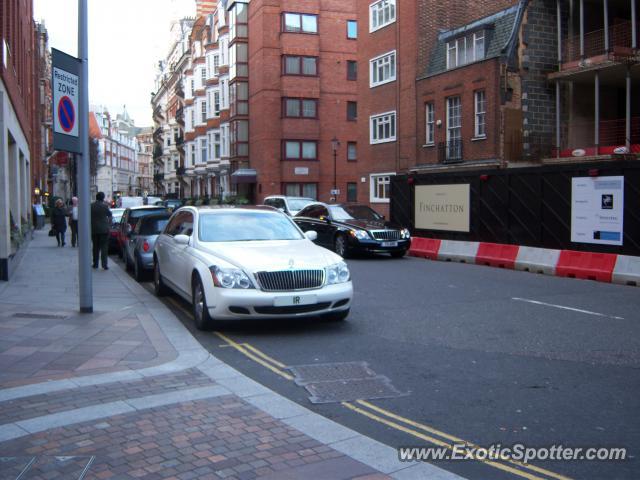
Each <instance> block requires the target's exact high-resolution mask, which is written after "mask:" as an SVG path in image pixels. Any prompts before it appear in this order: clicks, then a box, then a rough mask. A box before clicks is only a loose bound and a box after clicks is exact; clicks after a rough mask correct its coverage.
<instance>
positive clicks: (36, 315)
mask: <svg viewBox="0 0 640 480" xmlns="http://www.w3.org/2000/svg"><path fill="white" fill-rule="evenodd" d="M13 316H14V317H17V318H53V319H60V320H63V319H65V318H67V317H69V315H58V314H55V313H25V312H19V313H14V314H13Z"/></svg>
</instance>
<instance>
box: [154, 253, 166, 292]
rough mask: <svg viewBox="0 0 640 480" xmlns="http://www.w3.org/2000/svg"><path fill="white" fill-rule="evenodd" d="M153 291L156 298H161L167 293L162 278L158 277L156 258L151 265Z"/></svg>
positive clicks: (158, 269) (158, 270)
mask: <svg viewBox="0 0 640 480" xmlns="http://www.w3.org/2000/svg"><path fill="white" fill-rule="evenodd" d="M153 290H154V291H155V293H156V295H157V296H158V297H162V296H164V295H166V294H167V293H169V290H168V289H167V287H166V286H165V284H164V282H163V281H162V276H161V275H160V265H159V264H158V259H157V258H156V261H155V262H154V264H153Z"/></svg>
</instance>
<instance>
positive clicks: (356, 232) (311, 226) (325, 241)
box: [293, 202, 411, 258]
mask: <svg viewBox="0 0 640 480" xmlns="http://www.w3.org/2000/svg"><path fill="white" fill-rule="evenodd" d="M293 220H294V221H295V222H296V224H297V225H298V226H299V227H300V228H301V229H302V231H303V232H307V231H309V230H315V231H316V232H317V233H318V238H317V240H316V241H315V242H316V243H317V244H318V245H321V246H323V247H325V248H328V249H331V250H334V251H335V252H336V253H337V254H338V255H340V256H342V257H345V258H346V257H348V256H349V255H350V254H353V253H389V254H391V256H392V257H397V258H399V257H402V256H404V254H405V253H407V250H409V246H410V245H411V234H410V233H409V230H407V229H406V228H402V227H400V226H398V225H395V224H393V223H390V222H387V221H385V219H384V217H383V216H382V215H380V214H379V213H377V212H376V211H375V210H373V209H372V208H370V207H368V206H367V205H360V204H336V205H334V204H331V205H328V204H326V203H320V202H316V203H312V204H310V205H307V206H306V207H305V208H303V209H302V210H300V211H299V212H298V213H297V214H296V216H295V217H293Z"/></svg>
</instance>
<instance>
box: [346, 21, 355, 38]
mask: <svg viewBox="0 0 640 480" xmlns="http://www.w3.org/2000/svg"><path fill="white" fill-rule="evenodd" d="M347 38H349V39H351V40H355V39H356V38H358V22H357V21H356V20H347Z"/></svg>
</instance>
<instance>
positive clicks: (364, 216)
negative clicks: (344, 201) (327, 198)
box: [342, 205, 383, 221]
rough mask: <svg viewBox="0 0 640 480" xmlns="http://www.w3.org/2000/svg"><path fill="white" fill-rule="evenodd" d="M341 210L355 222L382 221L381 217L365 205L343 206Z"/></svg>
mask: <svg viewBox="0 0 640 480" xmlns="http://www.w3.org/2000/svg"><path fill="white" fill-rule="evenodd" d="M342 210H343V211H344V212H346V213H347V214H348V215H350V216H351V217H352V218H355V219H356V220H369V221H377V220H382V218H383V217H382V216H381V215H380V214H379V213H378V212H376V211H375V210H373V209H372V208H370V207H367V206H366V205H344V206H343V207H342Z"/></svg>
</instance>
